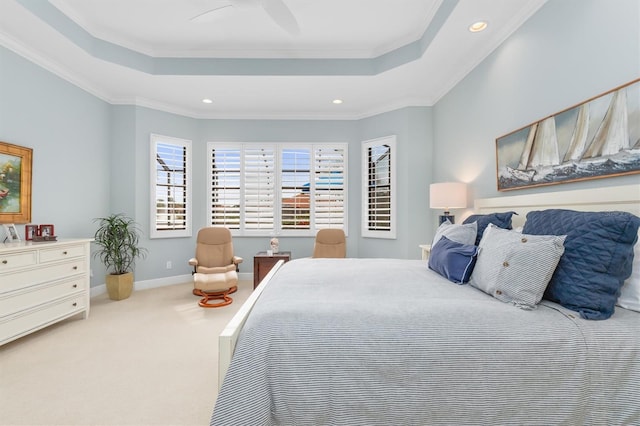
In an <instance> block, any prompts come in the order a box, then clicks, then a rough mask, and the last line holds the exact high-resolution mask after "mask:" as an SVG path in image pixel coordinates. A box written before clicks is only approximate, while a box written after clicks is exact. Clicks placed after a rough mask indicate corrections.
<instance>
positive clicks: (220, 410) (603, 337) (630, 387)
mask: <svg viewBox="0 0 640 426" xmlns="http://www.w3.org/2000/svg"><path fill="white" fill-rule="evenodd" d="M211 424H212V425H234V426H237V425H467V424H468V425H500V424H509V425H555V424H562V425H633V424H640V314H638V313H636V312H632V311H629V310H625V309H622V308H617V309H616V312H615V314H614V315H613V317H611V318H610V319H608V320H605V321H587V320H583V319H581V318H579V317H578V315H576V314H574V313H572V312H571V311H569V310H566V309H563V308H562V307H560V306H559V305H556V304H553V303H550V302H545V301H543V302H542V303H541V304H540V305H539V306H538V307H537V309H535V310H532V311H525V310H521V309H518V308H517V307H514V306H512V305H509V304H506V303H503V302H501V301H498V300H496V299H494V298H492V297H491V296H488V295H487V294H485V293H483V292H481V291H480V290H477V289H475V288H473V287H470V286H468V285H456V284H453V283H451V282H449V281H447V280H445V279H444V278H442V277H440V276H439V275H437V274H436V273H434V272H433V271H430V270H428V269H427V266H426V264H425V262H423V261H417V260H416V261H413V260H395V259H298V260H293V261H290V262H288V263H286V264H285V265H284V266H283V267H282V268H281V269H280V270H279V271H278V273H277V274H276V275H275V276H274V278H273V279H272V281H271V282H270V283H269V284H268V286H267V287H266V288H265V289H264V292H263V293H262V295H261V296H260V299H259V300H258V302H257V304H256V305H255V306H254V308H253V310H252V312H251V314H250V315H249V318H248V319H247V322H246V324H245V326H244V328H243V330H242V332H241V334H240V337H239V339H238V343H237V345H236V350H235V353H234V356H233V359H232V362H231V365H230V367H229V370H228V372H227V375H226V377H225V380H224V383H223V385H222V388H221V390H220V394H219V396H218V400H217V402H216V406H215V409H214V413H213V416H212V419H211Z"/></svg>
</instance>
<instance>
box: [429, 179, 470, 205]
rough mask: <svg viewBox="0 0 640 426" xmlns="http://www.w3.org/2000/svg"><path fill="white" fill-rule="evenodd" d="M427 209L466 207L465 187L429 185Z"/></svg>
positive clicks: (458, 185)
mask: <svg viewBox="0 0 640 426" xmlns="http://www.w3.org/2000/svg"><path fill="white" fill-rule="evenodd" d="M429 207H431V208H432V209H444V210H445V211H448V210H449V209H462V208H465V207H467V185H466V184H464V183H460V182H442V183H432V184H431V185H429Z"/></svg>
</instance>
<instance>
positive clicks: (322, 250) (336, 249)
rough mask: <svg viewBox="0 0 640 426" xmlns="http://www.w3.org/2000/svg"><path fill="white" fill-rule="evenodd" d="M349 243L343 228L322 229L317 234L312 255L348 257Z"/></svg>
mask: <svg viewBox="0 0 640 426" xmlns="http://www.w3.org/2000/svg"><path fill="white" fill-rule="evenodd" d="M346 255H347V243H346V239H345V236H344V231H343V230H342V229H321V230H319V231H318V233H317V234H316V241H315V244H314V246H313V255H312V256H311V257H346Z"/></svg>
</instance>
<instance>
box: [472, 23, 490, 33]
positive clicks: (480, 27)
mask: <svg viewBox="0 0 640 426" xmlns="http://www.w3.org/2000/svg"><path fill="white" fill-rule="evenodd" d="M486 28H487V21H478V22H474V23H473V24H471V25H469V31H471V32H472V33H478V32H480V31H484V30H485V29H486Z"/></svg>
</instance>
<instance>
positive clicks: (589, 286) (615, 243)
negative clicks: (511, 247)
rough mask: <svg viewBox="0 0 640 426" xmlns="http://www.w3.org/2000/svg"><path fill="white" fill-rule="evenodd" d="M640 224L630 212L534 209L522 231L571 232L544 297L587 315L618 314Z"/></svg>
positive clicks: (601, 318)
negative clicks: (619, 299)
mask: <svg viewBox="0 0 640 426" xmlns="http://www.w3.org/2000/svg"><path fill="white" fill-rule="evenodd" d="M639 226H640V218H638V217H637V216H635V215H632V214H631V213H626V212H578V211H573V210H561V209H551V210H544V211H533V212H530V213H529V214H528V215H527V221H526V222H525V224H524V229H523V230H522V232H523V233H525V234H537V235H540V234H554V235H566V236H567V239H566V240H565V242H564V248H565V251H564V255H563V256H562V258H561V259H560V262H559V263H558V266H557V268H556V270H555V272H554V274H553V277H551V281H550V282H549V285H548V286H547V289H546V291H545V294H544V298H545V299H548V300H551V301H553V302H556V303H559V304H561V305H562V306H564V307H566V308H568V309H571V310H574V311H577V312H579V313H580V316H581V317H582V318H585V319H593V320H603V319H607V318H609V317H610V316H611V315H613V312H614V309H615V304H616V301H617V300H618V296H619V295H620V290H621V288H622V285H623V284H624V280H625V279H627V278H628V277H629V276H630V275H631V265H632V262H633V246H634V244H635V242H636V240H637V238H638V227H639Z"/></svg>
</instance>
